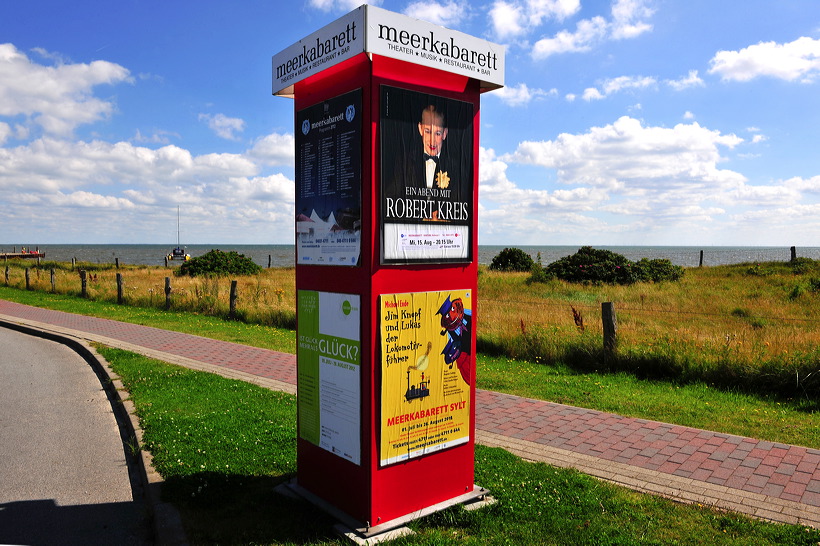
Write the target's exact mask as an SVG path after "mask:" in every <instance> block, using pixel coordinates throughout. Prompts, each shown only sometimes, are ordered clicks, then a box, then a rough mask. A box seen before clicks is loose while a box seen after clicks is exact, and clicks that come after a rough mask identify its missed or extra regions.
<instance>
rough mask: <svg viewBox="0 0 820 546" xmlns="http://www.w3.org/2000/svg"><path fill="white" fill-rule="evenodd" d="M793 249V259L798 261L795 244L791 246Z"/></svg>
mask: <svg viewBox="0 0 820 546" xmlns="http://www.w3.org/2000/svg"><path fill="white" fill-rule="evenodd" d="M791 250H792V261H793V262H795V261H797V247H795V246H793V247H792V248H791Z"/></svg>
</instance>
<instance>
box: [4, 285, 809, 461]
mask: <svg viewBox="0 0 820 546" xmlns="http://www.w3.org/2000/svg"><path fill="white" fill-rule="evenodd" d="M0 298H3V299H7V300H10V301H18V302H20V303H26V304H28V305H35V306H40V307H49V308H52V309H58V310H62V311H68V312H73V313H79V314H86V315H91V316H99V317H104V318H110V319H113V320H121V321H125V322H132V323H136V324H144V325H147V326H154V327H157V328H164V329H167V330H174V331H180V332H186V333H190V334H196V335H202V336H206V337H211V338H214V339H221V340H225V341H232V342H235V343H242V344H245V345H251V346H255V347H262V348H267V349H272V350H276V351H283V352H289V353H293V352H295V343H296V342H295V333H294V332H293V331H292V330H282V329H277V328H272V327H267V326H259V325H250V324H244V323H239V322H233V321H226V320H222V319H219V318H215V317H210V316H204V315H194V314H190V313H182V312H173V311H171V312H165V311H160V310H156V309H145V308H138V307H125V306H117V305H113V304H110V303H105V302H94V301H87V300H82V299H79V298H73V297H70V296H61V295H53V294H45V293H41V292H26V291H22V290H15V289H11V288H4V287H0ZM477 370H478V374H477V386H478V388H482V389H489V390H495V391H499V392H505V393H509V394H515V395H519V396H527V397H530V398H537V399H541V400H549V401H551V402H558V403H563V404H568V405H573V406H578V407H583V408H589V409H595V410H599V411H606V412H612V413H618V414H620V415H625V416H628V417H638V418H642V419H651V420H654V421H661V422H665V423H674V424H678V425H683V426H689V427H695V428H703V429H706V430H713V431H717V432H724V433H727V434H737V435H740V436H749V437H753V438H758V439H761V440H769V441H776V442H783V443H788V444H796V445H802V446H805V447H811V448H815V449H820V416H819V415H818V412H817V401H816V400H809V399H806V398H804V397H801V398H796V399H778V398H775V397H773V396H761V395H752V394H744V393H739V392H732V391H727V390H725V389H717V388H714V387H712V386H710V385H707V384H704V383H694V384H685V385H679V384H676V383H675V382H671V381H660V380H657V381H652V380H644V379H638V378H636V377H635V376H634V375H632V374H626V373H617V374H611V373H599V372H589V373H580V372H578V371H577V370H575V369H574V368H571V367H569V366H566V365H562V364H550V365H544V364H541V363H537V362H536V363H533V362H527V361H523V360H513V359H509V358H503V357H491V356H487V355H481V354H479V355H478V357H477Z"/></svg>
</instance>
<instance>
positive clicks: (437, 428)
mask: <svg viewBox="0 0 820 546" xmlns="http://www.w3.org/2000/svg"><path fill="white" fill-rule="evenodd" d="M379 312H380V325H379V331H380V336H381V339H380V343H381V372H382V374H381V375H382V382H381V383H382V384H381V444H380V451H379V462H380V464H381V465H382V466H385V465H389V464H393V463H398V462H402V461H406V460H408V459H412V458H415V457H421V456H423V455H426V454H428V453H434V452H436V451H441V450H443V449H446V448H449V447H453V446H456V445H460V444H464V443H466V442H468V441H469V440H470V431H471V430H472V422H471V414H472V412H471V408H470V392H471V385H472V384H473V369H474V368H475V366H474V363H475V355H473V354H472V346H473V335H474V332H473V313H472V298H471V293H470V291H469V290H449V291H441V292H419V293H409V294H386V295H382V296H381V297H380V299H379Z"/></svg>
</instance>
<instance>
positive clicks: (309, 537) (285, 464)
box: [98, 347, 820, 546]
mask: <svg viewBox="0 0 820 546" xmlns="http://www.w3.org/2000/svg"><path fill="white" fill-rule="evenodd" d="M98 350H99V351H100V353H101V354H102V355H103V356H104V357H105V358H106V359H107V360H108V361H109V362H110V363H111V365H112V368H113V369H114V371H115V372H116V373H117V374H119V375H120V376H121V378H122V380H123V383H124V385H125V387H126V389H127V390H128V392H129V393H130V396H131V398H132V400H133V401H134V403H135V406H136V408H137V414H138V416H139V418H140V421H141V424H142V427H143V429H144V430H145V438H144V439H145V447H146V448H147V449H149V450H150V451H151V452H152V453H153V454H154V461H155V466H156V468H157V470H158V471H159V473H160V474H161V475H162V476H163V477H164V478H165V479H166V480H167V482H166V483H167V486H168V487H167V490H166V494H167V500H169V501H171V502H173V503H174V504H175V505H177V506H178V507H179V508H180V511H181V513H182V515H183V521H184V523H185V525H186V529H187V531H188V533H189V538H190V540H191V543H193V544H223V543H229V544H251V543H253V544H328V545H341V544H345V542H343V541H341V540H340V539H337V538H335V537H334V535H333V532H332V529H331V525H332V523H333V522H332V521H331V520H330V519H329V518H328V517H327V516H326V515H324V514H323V513H321V512H319V511H317V510H316V509H315V508H313V507H312V506H310V505H308V504H307V503H304V502H301V501H294V500H291V499H287V498H284V497H281V496H279V495H277V494H276V493H274V492H273V488H274V486H275V485H276V484H279V483H281V482H283V481H284V480H286V479H288V478H290V477H291V476H292V475H293V473H294V472H295V457H296V455H295V437H296V428H295V426H296V415H295V413H296V412H295V399H294V397H293V396H290V395H286V394H282V393H276V392H272V391H268V390H266V389H263V388H261V387H257V386H254V385H251V384H247V383H243V382H241V381H235V380H230V379H225V378H222V377H219V376H216V375H212V374H207V373H202V372H196V371H191V370H187V369H184V368H181V367H178V366H174V365H170V364H165V363H161V362H158V361H156V360H151V359H148V358H145V357H142V356H139V355H134V354H132V353H128V352H125V351H121V350H118V349H109V348H105V347H100V348H99V349H98ZM476 481H477V483H480V484H481V485H482V486H484V487H487V488H488V489H489V490H490V491H491V492H492V494H493V496H495V497H496V498H497V499H498V503H497V504H495V505H493V506H490V507H488V508H484V509H481V510H477V511H473V512H468V511H465V510H463V509H462V508H461V507H453V508H450V509H448V510H446V511H444V512H440V513H438V514H435V515H432V516H429V517H427V518H424V519H421V520H418V521H416V522H414V523H413V524H412V525H411V526H412V528H413V529H414V530H415V531H416V535H414V536H411V537H407V538H403V539H400V540H398V541H396V542H394V544H398V545H403V544H406V545H416V544H424V545H440V544H453V543H455V542H459V543H465V544H516V545H517V544H590V545H593V544H594V545H605V544H619V545H627V544H635V545H638V544H727V545H734V544H737V545H741V544H742V545H744V546H745V545H750V544H752V545H755V544H760V545H764V544H778V545H781V544H782V545H806V546H808V545H816V544H817V543H818V541H820V531H817V530H812V529H807V528H805V527H802V526H796V525H776V524H768V523H763V522H759V521H755V520H752V519H750V518H747V517H744V516H739V515H735V514H728V513H721V512H717V511H715V510H712V509H709V508H704V507H701V506H687V505H680V504H676V503H673V502H671V501H668V500H665V499H661V498H658V497H654V496H651V495H645V494H640V493H635V492H633V491H630V490H627V489H624V488H620V487H616V486H614V485H610V484H606V483H604V482H600V481H598V480H595V479H593V478H590V477H588V476H585V475H583V474H580V473H579V472H576V471H573V470H565V469H558V468H554V467H551V466H549V465H546V464H542V463H535V464H533V463H527V462H524V461H522V460H521V459H519V458H517V457H515V456H513V455H511V454H509V453H507V452H506V451H503V450H501V449H494V448H485V447H482V446H477V448H476Z"/></svg>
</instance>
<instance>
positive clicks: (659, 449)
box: [0, 300, 820, 527]
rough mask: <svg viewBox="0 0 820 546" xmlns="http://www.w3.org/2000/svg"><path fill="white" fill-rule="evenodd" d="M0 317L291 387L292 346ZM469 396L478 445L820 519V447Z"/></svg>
mask: <svg viewBox="0 0 820 546" xmlns="http://www.w3.org/2000/svg"><path fill="white" fill-rule="evenodd" d="M3 320H5V321H9V322H18V323H24V324H27V325H30V326H34V327H37V328H41V329H44V330H49V331H53V332H56V333H60V334H63V335H69V336H72V337H78V338H82V339H85V340H89V341H97V342H100V343H103V344H106V345H110V346H113V347H119V348H122V349H126V350H131V351H135V352H139V353H142V354H146V355H147V356H150V357H153V358H158V359H161V360H165V361H168V362H174V363H177V364H181V365H183V366H187V367H190V368H194V369H199V370H204V371H209V372H215V373H220V374H222V375H225V376H228V377H233V378H238V379H243V380H247V381H251V382H253V383H257V384H260V385H263V386H265V387H268V388H272V389H276V390H282V391H286V392H290V393H295V391H296V357H295V355H292V354H287V353H279V352H276V351H270V350H266V349H258V348H254V347H248V346H245V345H239V344H235V343H229V342H224V341H217V340H212V339H208V338H204V337H199V336H194V335H189V334H181V333H178V332H171V331H167V330H161V329H158V328H151V327H147V326H139V325H135V324H128V323H123V322H117V321H113V320H107V319H99V318H94V317H85V316H81V315H74V314H71V313H64V312H61V311H51V310H47V309H39V308H36V307H29V306H26V305H20V304H17V303H12V302H8V301H4V300H0V321H3ZM476 397H477V400H476V441H477V442H478V443H481V444H484V445H488V446H496V447H502V448H504V449H507V450H509V451H511V452H513V453H515V454H517V455H519V456H521V457H523V458H525V459H528V460H532V461H541V462H546V463H549V464H553V465H556V466H561V467H572V468H576V469H578V470H580V471H581V472H584V473H587V474H590V475H592V476H595V477H598V478H601V479H604V480H607V481H611V482H614V483H617V484H620V485H624V486H626V487H630V488H632V489H635V490H639V491H645V492H649V493H653V494H657V495H662V496H665V497H668V498H672V499H675V500H678V501H682V502H690V503H700V504H706V505H712V506H716V507H719V508H723V509H727V510H733V511H736V512H741V513H745V514H749V515H752V516H755V517H758V518H761V519H765V520H769V521H777V522H785V523H800V524H804V525H809V526H812V527H820V450H817V449H809V448H805V447H800V446H794V445H787V444H780V443H775V442H767V441H762V440H756V439H753V438H744V437H740V436H733V435H731V434H722V433H718V432H711V431H706V430H699V429H694V428H689V427H683V426H678V425H672V424H667V423H660V422H656V421H649V420H646V419H634V418H627V417H622V416H619V415H613V414H609V413H603V412H599V411H593V410H588V409H582V408H576V407H571V406H565V405H562V404H554V403H551V402H545V401H542V400H533V399H529V398H522V397H519V396H512V395H508V394H502V393H497V392H492V391H485V390H478V391H477V393H476Z"/></svg>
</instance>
